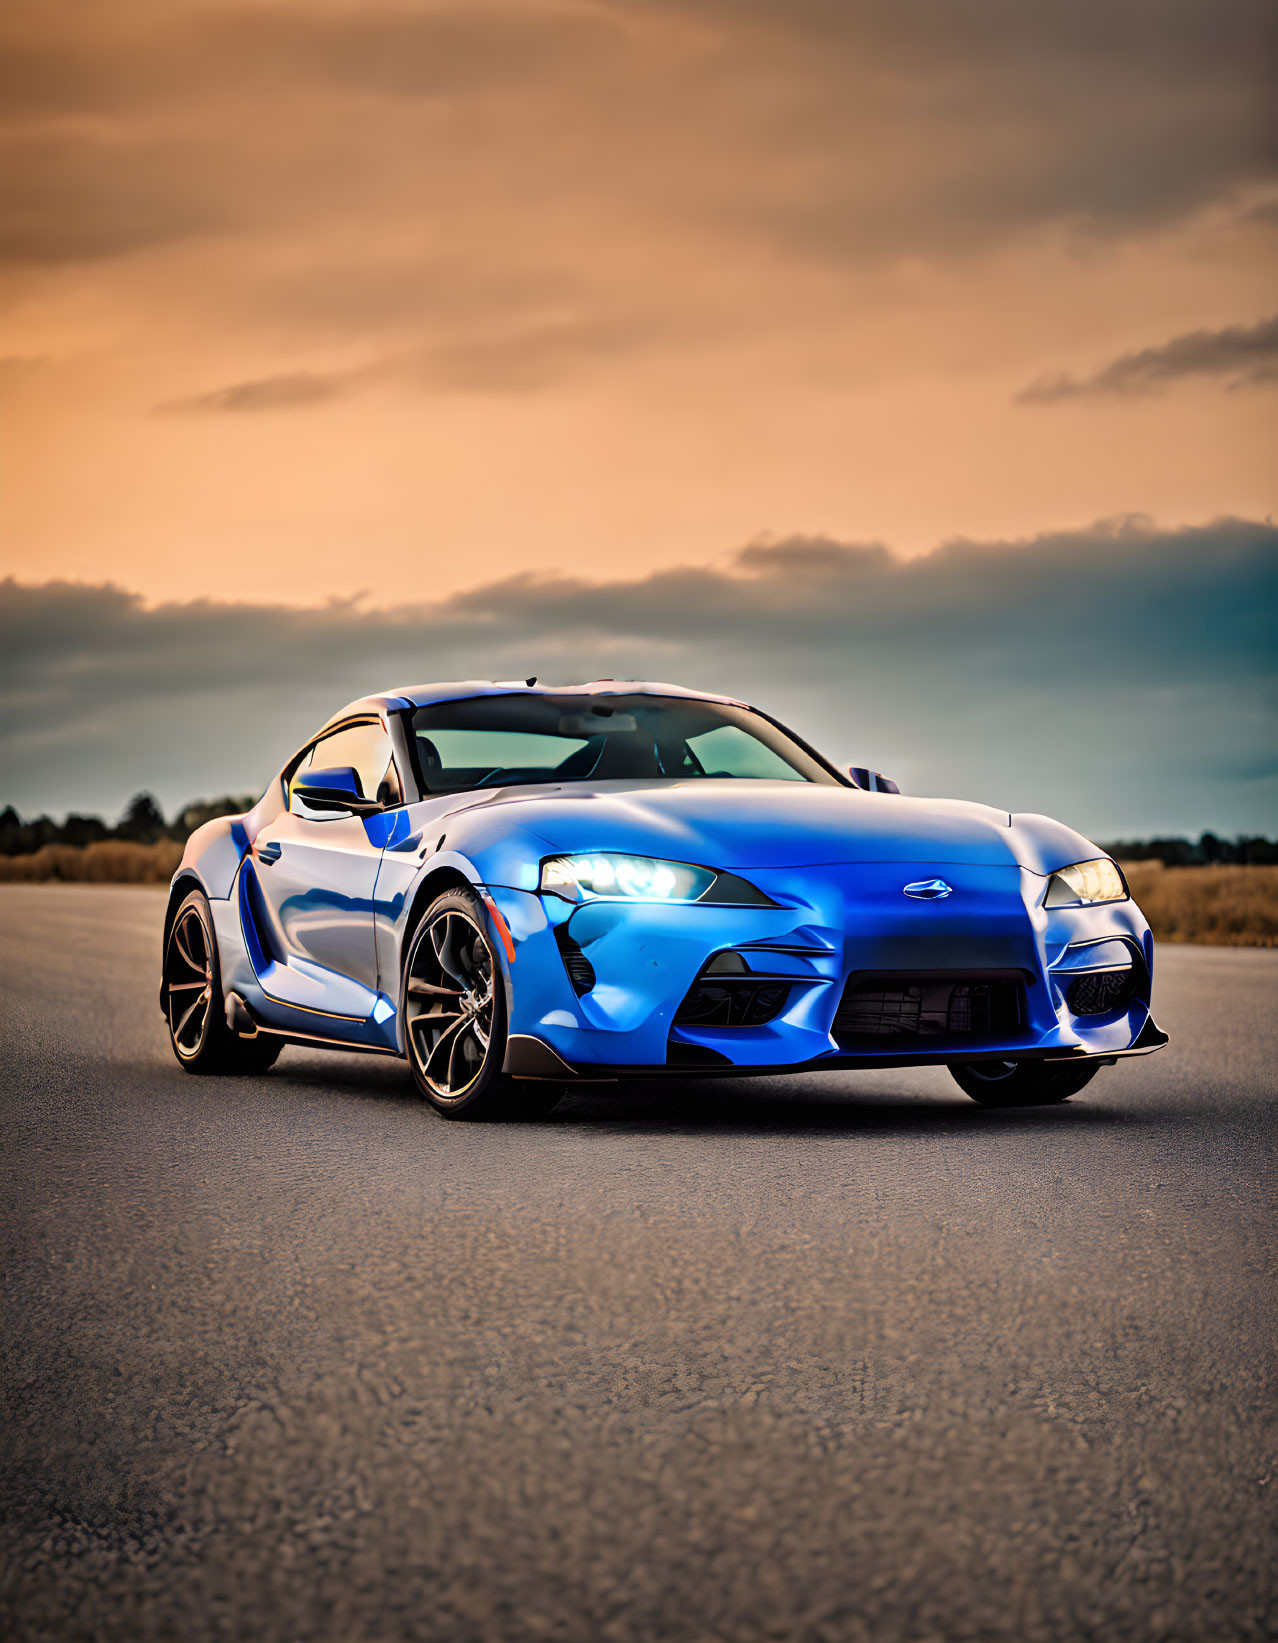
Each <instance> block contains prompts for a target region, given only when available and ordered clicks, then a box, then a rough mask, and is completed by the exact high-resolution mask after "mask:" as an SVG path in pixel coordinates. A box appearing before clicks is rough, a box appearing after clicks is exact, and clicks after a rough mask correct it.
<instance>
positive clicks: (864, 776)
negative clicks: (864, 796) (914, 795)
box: [848, 764, 901, 793]
mask: <svg viewBox="0 0 1278 1643" xmlns="http://www.w3.org/2000/svg"><path fill="white" fill-rule="evenodd" d="M848 775H849V776H851V778H852V785H853V787H859V788H861V790H862V791H863V792H865V793H899V792H900V791H901V789H900V788H899V787H898V786H897V785H896V783H895V782H894V781H889V780H888V778H887V777H886V776H881V775H880V774H879V773H878V771H877V770H869V769H867V767H866V766H865V765H863V764H850V765H849V766H848Z"/></svg>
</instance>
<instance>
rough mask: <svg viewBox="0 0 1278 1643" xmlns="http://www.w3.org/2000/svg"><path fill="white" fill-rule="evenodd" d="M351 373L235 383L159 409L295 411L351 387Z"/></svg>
mask: <svg viewBox="0 0 1278 1643" xmlns="http://www.w3.org/2000/svg"><path fill="white" fill-rule="evenodd" d="M351 380H352V376H351V373H350V372H336V371H335V372H330V373H328V374H322V373H320V372H317V371H292V372H287V373H285V374H284V375H281V376H273V377H257V378H255V379H254V380H251V381H248V382H232V383H230V384H229V385H228V386H227V387H225V388H214V389H213V390H212V391H211V392H210V393H207V394H193V395H192V396H191V397H190V398H189V399H171V400H166V401H165V402H164V404H162V405H157V406H156V410H157V411H159V412H160V413H161V414H162V415H166V416H208V415H214V416H216V415H226V414H230V415H235V414H237V413H240V412H243V411H292V410H297V409H298V408H300V407H305V406H308V405H319V404H322V403H323V402H324V401H325V400H329V399H333V398H334V397H335V396H336V395H338V394H340V393H341V392H342V391H343V389H345V388H347V387H348V386H349V385H350V383H351Z"/></svg>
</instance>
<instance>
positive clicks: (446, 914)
mask: <svg viewBox="0 0 1278 1643" xmlns="http://www.w3.org/2000/svg"><path fill="white" fill-rule="evenodd" d="M489 931H490V923H489V918H488V914H487V912H486V910H485V908H484V905H483V903H482V902H481V901H480V899H479V898H478V896H475V895H473V894H472V893H471V892H470V891H468V890H446V891H445V892H444V894H443V895H441V896H437V897H436V898H435V900H434V901H433V902H431V904H430V906H429V907H428V908H427V909H426V912H425V914H424V915H423V918H422V921H421V923H420V924H419V925H418V926H417V929H416V931H415V932H414V933H413V937H412V940H411V941H410V942H409V947H408V959H407V961H406V963H405V965H404V982H403V993H402V999H401V1005H402V1012H403V1022H404V1039H405V1045H404V1047H405V1049H406V1051H407V1053H408V1064H409V1066H410V1067H411V1068H412V1069H413V1079H414V1081H415V1082H416V1084H417V1088H418V1089H419V1090H420V1091H421V1092H422V1094H423V1095H424V1096H425V1097H426V1099H427V1100H428V1101H429V1102H430V1104H431V1106H432V1107H434V1109H435V1111H436V1112H437V1113H439V1114H440V1115H441V1117H444V1118H470V1119H490V1118H516V1119H517V1118H540V1117H541V1116H543V1115H544V1114H545V1113H548V1112H549V1111H550V1110H551V1108H552V1107H554V1106H555V1105H556V1104H557V1103H558V1101H559V1099H560V1097H561V1096H562V1095H563V1093H564V1092H563V1085H562V1084H554V1083H542V1082H540V1081H539V1080H533V1081H530V1080H528V1079H514V1078H509V1077H507V1076H506V1075H505V1074H504V1073H503V1072H502V1070H501V1067H502V1062H503V1061H504V1060H505V1056H506V991H505V986H504V984H503V981H502V974H501V967H500V965H499V964H498V962H497V959H496V957H495V955H494V952H493V945H492V939H491V936H490V933H489Z"/></svg>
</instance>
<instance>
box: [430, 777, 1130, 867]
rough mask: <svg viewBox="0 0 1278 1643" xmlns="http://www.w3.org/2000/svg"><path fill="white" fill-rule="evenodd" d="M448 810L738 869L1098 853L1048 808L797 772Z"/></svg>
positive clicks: (585, 788) (602, 845) (509, 799)
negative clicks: (1016, 808)
mask: <svg viewBox="0 0 1278 1643" xmlns="http://www.w3.org/2000/svg"><path fill="white" fill-rule="evenodd" d="M457 810H466V811H470V812H471V813H472V815H473V813H474V811H476V810H483V811H484V812H486V813H487V819H488V820H489V821H496V820H497V815H498V813H501V815H502V820H503V821H504V822H506V823H508V824H513V825H516V826H518V827H519V828H521V829H522V830H525V831H526V832H529V833H533V834H536V835H537V836H538V837H539V838H541V839H543V840H544V841H545V843H546V846H547V852H546V853H547V854H549V853H551V852H552V851H586V850H618V851H626V852H629V853H632V854H637V855H650V856H664V857H668V858H670V859H671V860H676V861H691V862H698V863H701V864H703V865H705V866H708V867H719V868H726V869H730V870H733V871H737V872H740V871H746V870H748V869H749V868H751V867H759V866H767V867H804V866H815V865H817V864H819V863H826V862H828V863H836V862H898V861H899V862H924V863H934V864H936V865H937V866H940V865H943V864H944V863H946V862H953V863H967V864H971V865H977V866H1012V865H1017V864H1020V865H1022V866H1025V867H1029V868H1030V869H1031V870H1032V871H1036V872H1050V871H1052V870H1053V868H1055V867H1060V866H1065V865H1066V864H1067V863H1069V862H1072V861H1078V860H1081V859H1083V858H1084V857H1086V856H1087V855H1089V854H1091V855H1095V854H1096V853H1097V852H1096V850H1095V847H1094V846H1092V845H1090V844H1089V843H1088V841H1087V840H1086V839H1084V838H1082V836H1081V835H1079V834H1077V833H1074V832H1073V831H1072V830H1071V829H1069V828H1066V827H1062V826H1061V824H1060V823H1058V822H1052V821H1050V820H1049V819H1048V818H1047V817H1039V816H1019V817H1013V816H1009V815H1008V813H1007V811H1005V810H994V809H991V808H990V807H989V806H988V805H983V804H972V803H969V802H967V801H966V800H962V799H918V798H908V797H904V796H902V795H900V794H889V793H864V792H861V791H860V790H859V789H857V788H853V787H825V786H819V785H817V784H815V783H808V782H785V781H780V782H773V781H745V780H741V781H727V780H723V781H719V780H714V779H700V778H699V779H698V780H696V781H686V782H678V781H675V782H624V781H617V782H598V783H590V784H587V783H573V784H571V785H564V786H552V785H549V784H547V785H545V786H538V787H531V788H505V789H499V790H497V791H495V792H493V793H491V794H484V795H483V796H482V797H481V796H480V795H478V794H476V795H474V800H473V803H471V804H465V805H463V806H458V807H457ZM457 810H454V814H456V813H457ZM475 819H478V818H477V817H476V818H475Z"/></svg>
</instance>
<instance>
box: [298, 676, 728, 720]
mask: <svg viewBox="0 0 1278 1643" xmlns="http://www.w3.org/2000/svg"><path fill="white" fill-rule="evenodd" d="M473 696H685V697H688V698H690V699H691V700H693V701H701V702H729V703H731V704H732V705H734V706H736V707H745V706H747V705H748V704H746V703H745V702H741V701H738V699H737V698H736V697H735V696H720V695H717V694H716V693H715V692H713V691H707V690H689V689H688V688H687V686H686V685H667V684H659V683H655V682H654V681H652V680H648V679H592V680H590V682H589V683H588V684H582V685H552V684H542V683H541V682H540V681H539V680H537V681H534V682H532V683H529V681H528V680H527V679H457V680H453V681H451V682H449V683H445V684H433V685H402V686H400V687H398V688H397V689H395V690H386V691H380V692H378V693H377V694H375V695H372V696H362V697H360V699H359V700H358V701H355V702H348V703H347V704H346V706H345V707H344V708H343V709H342V710H341V712H340V713H334V714H333V716H332V718H331V719H329V720H328V721H327V723H326V724H325V725H324V727H323V728H324V729H327V728H328V726H329V725H331V724H337V723H338V722H339V721H340V720H342V719H349V718H350V717H351V716H352V715H353V714H357V713H388V712H389V713H396V712H400V711H402V710H404V709H405V708H413V707H429V706H430V705H431V704H432V703H435V702H460V701H466V700H469V699H470V698H471V697H473Z"/></svg>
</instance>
